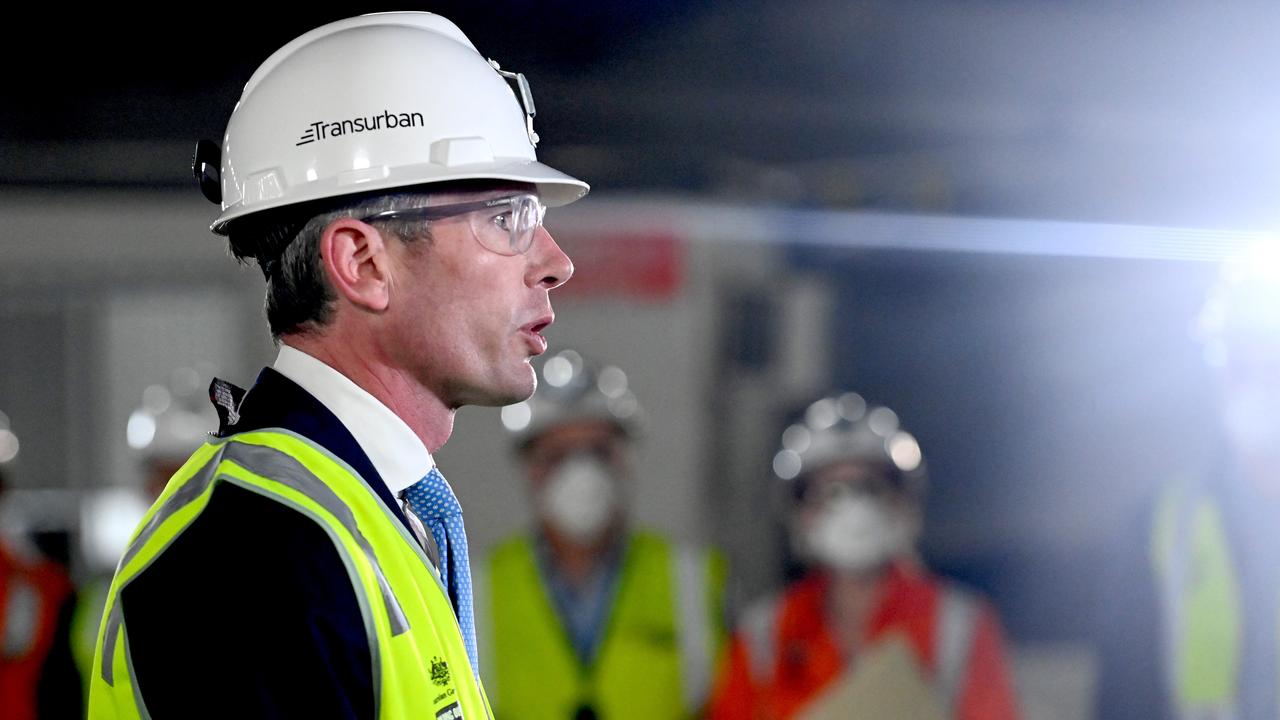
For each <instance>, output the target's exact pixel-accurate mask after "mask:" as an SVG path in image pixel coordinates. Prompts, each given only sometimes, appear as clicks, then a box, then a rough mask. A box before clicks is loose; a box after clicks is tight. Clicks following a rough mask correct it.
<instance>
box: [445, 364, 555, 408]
mask: <svg viewBox="0 0 1280 720" xmlns="http://www.w3.org/2000/svg"><path fill="white" fill-rule="evenodd" d="M524 370H525V373H527V374H526V375H525V377H523V378H510V379H507V381H506V382H501V383H497V382H495V383H493V384H492V385H491V386H490V387H487V388H475V389H473V391H472V392H471V393H468V395H469V397H468V398H467V399H466V401H465V402H464V403H463V404H464V405H478V406H481V407H506V406H507V405H515V404H516V403H518V402H523V401H525V400H528V399H529V397H530V396H532V395H533V391H534V390H535V389H536V388H537V385H538V381H537V377H536V375H535V374H534V371H533V368H532V367H530V366H529V364H528V362H525V367H524Z"/></svg>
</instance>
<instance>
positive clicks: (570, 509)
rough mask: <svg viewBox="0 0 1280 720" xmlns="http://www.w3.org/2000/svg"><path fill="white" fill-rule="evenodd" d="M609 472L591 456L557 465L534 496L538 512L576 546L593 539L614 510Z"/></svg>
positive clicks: (613, 485)
mask: <svg viewBox="0 0 1280 720" xmlns="http://www.w3.org/2000/svg"><path fill="white" fill-rule="evenodd" d="M617 485H618V483H617V480H616V479H615V478H614V474H613V472H611V470H610V469H609V467H608V466H607V465H605V463H604V462H603V461H602V460H600V458H598V457H596V456H595V455H594V454H581V455H574V456H571V457H569V458H566V459H565V460H564V461H563V462H561V463H560V465H559V466H558V467H556V469H555V470H554V471H552V473H551V476H550V477H549V478H547V482H546V483H545V484H544V485H543V486H542V490H541V492H539V493H538V497H537V498H536V502H537V504H538V512H539V514H540V515H541V516H542V518H543V519H544V520H546V521H547V522H548V523H549V524H550V525H551V526H552V527H554V528H555V529H556V530H559V531H560V532H562V533H564V534H565V535H567V536H568V537H569V538H571V539H573V540H576V541H578V542H587V541H590V540H594V539H595V538H597V537H598V536H599V535H600V533H601V532H603V531H604V529H605V527H606V526H607V525H608V524H609V520H610V519H612V517H613V514H614V511H615V509H616V508H617V506H618V501H619V497H618V487H617Z"/></svg>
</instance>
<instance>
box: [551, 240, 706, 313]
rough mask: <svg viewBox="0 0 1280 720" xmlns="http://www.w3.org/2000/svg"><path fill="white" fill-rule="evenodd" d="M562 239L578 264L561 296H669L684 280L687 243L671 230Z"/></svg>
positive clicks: (658, 297)
mask: <svg viewBox="0 0 1280 720" xmlns="http://www.w3.org/2000/svg"><path fill="white" fill-rule="evenodd" d="M556 242H558V243H559V244H560V247H561V248H563V249H564V251H565V252H566V253H568V254H569V257H570V258H571V259H572V260H573V267H574V272H573V278H572V279H571V280H570V281H569V282H567V283H565V284H564V286H562V287H560V288H559V289H557V290H556V295H557V296H558V297H566V296H572V297H625V298H634V299H642V300H667V299H670V298H671V297H672V296H674V295H675V294H676V293H677V292H679V290H680V286H681V284H682V283H683V282H684V269H685V268H684V263H685V252H684V243H683V242H681V241H680V239H679V238H677V237H676V236H675V235H674V234H672V233H669V232H656V233H639V232H627V233H610V234H604V235H592V236H588V235H578V234H576V233H570V234H565V233H560V234H557V235H556Z"/></svg>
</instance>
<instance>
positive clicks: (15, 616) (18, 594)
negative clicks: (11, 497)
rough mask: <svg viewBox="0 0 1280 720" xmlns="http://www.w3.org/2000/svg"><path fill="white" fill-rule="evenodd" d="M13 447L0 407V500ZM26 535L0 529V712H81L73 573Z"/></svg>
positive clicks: (11, 718) (16, 719)
mask: <svg viewBox="0 0 1280 720" xmlns="http://www.w3.org/2000/svg"><path fill="white" fill-rule="evenodd" d="M17 449H18V442H17V436H16V435H15V434H14V433H13V432H12V430H10V429H9V423H8V419H7V418H6V417H5V415H4V414H3V413H0V504H3V502H4V499H5V492H6V490H7V489H8V487H7V485H8V480H7V478H6V475H5V473H6V467H5V466H6V464H7V463H8V462H9V461H11V460H13V458H14V457H16V455H17ZM0 530H8V528H0ZM25 540H26V539H25V538H22V537H13V536H12V535H11V533H9V532H0V718H5V720H34V719H35V718H75V717H80V716H81V715H82V714H83V706H82V697H81V692H80V676H79V674H78V673H77V672H76V666H75V662H74V660H73V659H72V656H71V639H70V628H71V616H72V613H73V612H74V609H75V602H74V596H73V595H72V592H71V579H70V577H69V576H68V575H67V571H66V569H65V568H63V567H61V566H59V565H58V564H56V563H54V562H52V561H50V560H48V559H47V558H45V557H42V556H41V555H40V554H39V552H38V551H37V550H36V549H35V547H34V546H33V545H31V544H30V543H29V542H26V541H25Z"/></svg>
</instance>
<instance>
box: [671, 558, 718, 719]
mask: <svg viewBox="0 0 1280 720" xmlns="http://www.w3.org/2000/svg"><path fill="white" fill-rule="evenodd" d="M674 560H675V562H674V563H672V564H673V565H674V567H673V568H672V569H673V570H674V577H672V578H671V580H672V582H673V583H674V585H675V598H673V599H674V600H675V607H676V617H677V623H678V625H677V626H676V627H677V628H678V636H679V639H680V665H681V673H680V674H681V681H682V683H683V689H684V702H685V708H687V709H688V710H690V711H696V710H698V709H699V708H701V707H702V705H703V703H705V702H706V700H707V696H708V695H709V694H710V692H711V680H712V678H711V662H712V658H711V628H710V627H708V625H709V620H710V613H711V612H712V608H711V607H709V605H708V597H707V588H708V586H709V581H710V577H709V574H708V573H707V566H708V563H707V553H706V552H705V551H699V550H697V549H695V548H691V547H677V548H676V551H675V558H674Z"/></svg>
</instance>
